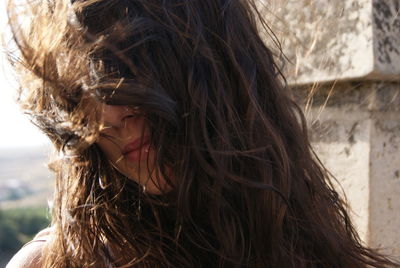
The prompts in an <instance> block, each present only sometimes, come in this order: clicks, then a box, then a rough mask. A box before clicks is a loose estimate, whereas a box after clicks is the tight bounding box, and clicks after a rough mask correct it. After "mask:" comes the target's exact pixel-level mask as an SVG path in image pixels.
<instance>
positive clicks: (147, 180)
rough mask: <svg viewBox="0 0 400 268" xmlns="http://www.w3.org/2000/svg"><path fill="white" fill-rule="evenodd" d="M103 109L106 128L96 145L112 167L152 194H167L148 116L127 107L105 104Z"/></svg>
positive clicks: (168, 187)
mask: <svg viewBox="0 0 400 268" xmlns="http://www.w3.org/2000/svg"><path fill="white" fill-rule="evenodd" d="M102 109H103V110H102V119H103V123H104V127H103V128H102V130H101V132H100V137H99V139H98V140H97V141H96V143H97V144H98V145H99V147H100V149H101V150H102V151H103V153H104V154H105V155H106V157H107V158H108V160H109V161H110V162H111V164H112V165H113V166H114V167H115V168H116V169H117V170H118V171H119V172H121V173H122V174H124V175H125V176H127V177H128V178H130V179H132V180H134V181H135V182H137V183H138V184H139V185H141V186H143V187H144V189H145V191H146V192H148V193H150V194H161V193H163V192H168V191H169V190H170V188H171V187H170V185H168V184H167V183H166V181H165V180H164V179H163V178H162V176H161V174H159V172H158V169H157V167H156V165H155V150H154V147H153V146H152V145H151V141H150V133H149V128H148V125H147V124H146V120H145V117H144V116H143V115H140V113H139V111H137V110H135V109H133V108H130V107H128V106H116V105H105V104H104V105H103V108H102ZM157 174H158V175H157ZM157 177H158V179H157Z"/></svg>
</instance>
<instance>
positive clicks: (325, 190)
mask: <svg viewBox="0 0 400 268" xmlns="http://www.w3.org/2000/svg"><path fill="white" fill-rule="evenodd" d="M256 7H257V5H256V1H253V0H171V1H161V0H121V1H116V0H108V1H101V0H91V1H72V3H70V2H68V1H54V0H50V1H33V2H29V5H25V6H22V7H20V6H16V5H15V4H14V5H10V7H9V16H10V25H11V29H12V32H13V37H14V41H15V43H16V45H17V48H18V50H17V53H16V54H12V55H13V56H12V57H11V60H12V62H13V64H14V66H15V68H16V70H19V72H18V73H19V75H20V82H21V85H22V86H21V91H20V96H21V97H20V103H21V104H22V106H23V107H24V109H26V110H27V111H28V112H29V113H30V114H31V116H32V120H33V122H34V123H35V124H36V125H37V126H38V127H39V128H41V129H42V131H43V132H44V133H46V134H47V135H48V136H49V137H50V139H51V140H52V142H53V143H54V145H55V148H56V150H57V151H58V152H61V153H62V154H61V157H60V159H59V160H58V161H56V162H54V163H53V165H52V167H53V169H54V171H55V174H56V191H55V197H54V208H53V212H52V226H53V233H52V239H51V240H50V241H49V242H48V244H47V249H46V251H45V253H44V256H45V257H44V266H45V267H114V266H115V267H258V268H261V267H263V268H264V267H280V268H285V267H296V268H301V267H307V268H309V267H326V268H328V267H330V268H332V267H337V268H339V267H340V268H347V267H348V268H350V267H351V268H357V267H360V268H361V267H363V268H364V267H368V265H370V266H372V267H389V266H390V267H391V266H393V267H394V266H395V264H394V263H391V262H390V261H389V260H388V259H386V258H384V257H382V256H381V255H379V254H377V253H375V252H374V251H372V250H370V249H368V248H366V247H364V246H363V245H362V244H361V242H360V239H359V237H358V236H357V234H356V232H355V230H354V227H353V225H352V224H351V221H350V219H349V216H348V214H347V212H346V207H345V203H344V202H343V200H342V199H341V198H340V197H339V195H338V194H337V192H336V191H335V190H334V189H333V186H332V183H331V178H330V177H329V174H328V172H327V171H326V170H325V169H324V167H323V166H322V165H321V164H320V162H319V161H318V159H317V158H316V157H315V156H314V154H313V152H312V149H311V147H310V144H309V140H308V136H307V128H306V123H305V119H304V117H303V114H302V112H301V110H300V109H299V108H298V106H297V105H296V104H295V103H294V101H293V100H292V97H291V94H290V91H289V89H288V87H287V86H285V84H284V77H283V76H282V74H281V71H280V68H278V67H277V65H276V63H275V60H274V56H276V55H274V53H273V52H272V51H271V49H269V48H268V47H267V46H266V45H265V43H264V42H263V40H262V39H261V37H260V32H264V33H270V36H273V35H272V33H271V32H270V30H269V29H268V25H267V24H266V23H265V21H264V20H263V18H262V14H261V13H259V12H258V10H257V9H256ZM21 9H22V10H25V11H27V12H28V13H29V14H28V18H30V20H31V21H30V23H25V22H23V21H21V20H20V19H18V17H17V16H16V14H17V13H16V12H17V11H18V12H20V11H21ZM25 24H27V25H25ZM25 26H28V27H25ZM278 52H279V51H278ZM103 103H106V104H109V105H127V106H131V107H138V109H139V110H140V111H141V112H142V113H143V114H144V115H145V116H146V120H147V122H148V124H149V126H150V129H151V141H152V144H153V146H154V147H155V148H156V152H157V154H156V163H157V168H158V170H159V173H160V174H159V175H160V176H161V175H162V176H163V178H165V179H166V180H167V181H168V182H169V183H170V184H171V185H173V190H172V191H171V192H168V193H164V194H163V195H160V196H152V195H149V194H147V193H146V192H145V191H143V189H142V188H141V187H139V186H138V185H137V184H135V183H134V182H133V181H131V180H129V179H127V178H126V177H125V176H124V175H123V174H121V173H119V172H118V170H116V169H115V168H113V166H112V165H111V164H110V163H109V161H107V159H106V158H105V157H104V155H103V153H102V152H101V150H100V149H99V147H98V146H97V145H96V143H95V141H96V139H97V138H98V137H99V135H100V130H101V129H102V127H103V125H102V124H103V122H102V119H101V116H100V108H99V107H101V105H102V104H103ZM153 179H154V180H156V181H157V180H158V179H159V176H156V178H153ZM118 253H120V254H118ZM121 253H122V254H121Z"/></svg>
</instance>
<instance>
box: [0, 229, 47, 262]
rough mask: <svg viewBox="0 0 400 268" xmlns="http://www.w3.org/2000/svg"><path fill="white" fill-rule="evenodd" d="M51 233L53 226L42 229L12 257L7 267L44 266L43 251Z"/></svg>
mask: <svg viewBox="0 0 400 268" xmlns="http://www.w3.org/2000/svg"><path fill="white" fill-rule="evenodd" d="M50 234H51V228H46V229H44V230H42V231H40V232H39V233H38V234H37V235H36V236H35V237H34V238H33V239H32V241H30V242H28V243H26V244H25V245H24V246H23V247H22V248H21V249H20V250H19V251H18V252H17V253H16V254H15V255H14V257H12V259H11V260H10V262H9V263H8V264H7V266H6V268H21V267H25V268H37V267H42V260H41V257H42V251H43V248H44V246H45V245H46V242H47V241H48V239H49V236H50Z"/></svg>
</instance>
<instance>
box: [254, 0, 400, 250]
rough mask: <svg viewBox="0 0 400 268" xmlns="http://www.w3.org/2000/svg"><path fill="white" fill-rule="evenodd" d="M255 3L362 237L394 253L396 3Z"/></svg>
mask: <svg viewBox="0 0 400 268" xmlns="http://www.w3.org/2000/svg"><path fill="white" fill-rule="evenodd" d="M260 1H261V2H260V4H262V5H264V10H263V12H264V14H265V19H266V21H267V22H268V23H269V24H270V25H272V26H271V28H272V29H273V31H274V33H275V34H276V35H277V37H278V39H279V40H280V41H281V44H282V47H283V50H284V53H285V55H286V56H287V58H288V59H289V61H290V63H289V64H287V65H286V66H285V73H286V75H287V78H288V81H289V84H290V85H291V86H292V87H293V88H294V90H295V92H297V93H299V95H302V96H307V95H309V96H312V97H311V98H308V101H307V100H306V99H305V98H303V100H304V101H307V102H306V103H305V106H307V109H306V116H307V119H308V121H309V122H308V123H309V126H310V128H311V137H312V142H313V146H314V148H315V150H316V151H317V154H318V155H319V157H320V158H321V160H322V162H323V163H324V164H325V165H326V166H327V167H328V169H329V170H330V171H331V172H332V173H333V175H334V176H335V177H336V178H337V179H338V182H339V183H340V185H339V184H338V189H339V191H340V192H343V191H342V190H344V193H343V194H345V195H346V197H347V199H348V201H349V204H350V207H351V210H352V212H351V214H352V217H353V220H354V223H355V224H356V227H357V229H358V231H359V233H360V236H361V238H362V240H363V241H364V242H365V243H366V244H367V245H369V246H371V247H375V248H376V247H381V248H384V249H385V252H386V253H389V254H391V255H395V256H400V232H399V231H398V229H399V228H400V83H399V81H400V15H399V13H400V1H398V0H345V1H344V0H335V1H327V0H272V1H271V0H260ZM267 40H268V38H267Z"/></svg>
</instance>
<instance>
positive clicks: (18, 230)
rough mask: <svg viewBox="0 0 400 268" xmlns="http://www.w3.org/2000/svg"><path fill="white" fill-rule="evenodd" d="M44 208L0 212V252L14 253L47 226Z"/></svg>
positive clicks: (47, 218)
mask: <svg viewBox="0 0 400 268" xmlns="http://www.w3.org/2000/svg"><path fill="white" fill-rule="evenodd" d="M49 222H50V220H49V217H48V213H47V209H46V208H15V209H6V210H0V252H15V251H17V250H18V249H19V248H20V247H21V246H22V245H23V244H25V243H26V242H28V241H29V240H31V239H32V238H33V237H34V236H35V234H36V233H37V232H39V231H40V230H42V229H44V228H46V227H47V226H48V225H49Z"/></svg>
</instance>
